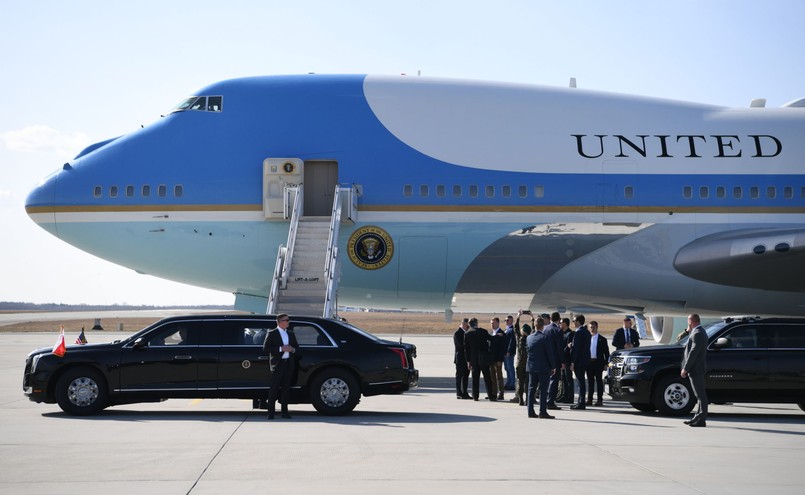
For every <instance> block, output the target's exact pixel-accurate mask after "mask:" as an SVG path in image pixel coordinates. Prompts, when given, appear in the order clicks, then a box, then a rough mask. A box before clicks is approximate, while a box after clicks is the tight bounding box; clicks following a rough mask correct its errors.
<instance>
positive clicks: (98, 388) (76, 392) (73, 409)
mask: <svg viewBox="0 0 805 495" xmlns="http://www.w3.org/2000/svg"><path fill="white" fill-rule="evenodd" d="M55 393H56V402H57V403H58V404H59V407H61V408H62V411H64V412H66V413H67V414H72V415H73V416H89V415H91V414H95V413H96V412H98V411H100V410H101V409H103V408H105V407H106V405H107V401H108V392H107V390H106V382H105V381H104V379H103V376H101V374H100V373H98V372H97V371H95V370H94V369H92V368H89V367H81V368H73V369H70V370H67V371H66V372H65V373H64V374H63V375H62V376H61V377H60V378H59V380H58V381H57V382H56V390H55Z"/></svg>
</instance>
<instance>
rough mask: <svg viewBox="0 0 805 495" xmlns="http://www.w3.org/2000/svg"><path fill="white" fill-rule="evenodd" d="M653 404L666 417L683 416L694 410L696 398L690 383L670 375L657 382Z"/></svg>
mask: <svg viewBox="0 0 805 495" xmlns="http://www.w3.org/2000/svg"><path fill="white" fill-rule="evenodd" d="M653 399H654V400H653V403H654V405H655V406H656V407H657V410H659V411H660V414H663V415H665V416H682V415H685V414H688V413H689V412H691V411H692V410H693V406H694V405H695V404H696V397H695V396H694V395H693V389H692V388H691V387H690V382H688V381H687V380H684V379H682V378H681V377H678V376H673V375H668V376H665V377H663V378H662V379H660V380H659V381H658V382H657V385H656V386H655V388H654V397H653Z"/></svg>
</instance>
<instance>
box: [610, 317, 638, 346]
mask: <svg viewBox="0 0 805 495" xmlns="http://www.w3.org/2000/svg"><path fill="white" fill-rule="evenodd" d="M612 345H613V346H615V349H617V350H621V349H631V348H633V347H640V334H638V333H637V330H635V329H634V328H632V319H631V318H629V317H628V316H627V317H626V318H624V319H623V326H622V327H621V328H619V329H617V330H615V335H613V336H612Z"/></svg>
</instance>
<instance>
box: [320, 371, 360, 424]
mask: <svg viewBox="0 0 805 495" xmlns="http://www.w3.org/2000/svg"><path fill="white" fill-rule="evenodd" d="M360 399H361V389H360V387H359V386H358V380H356V379H355V376H353V375H352V373H350V372H348V371H346V370H343V369H339V368H328V369H325V370H323V371H321V372H320V373H319V374H318V375H316V378H315V379H314V380H313V385H312V387H311V388H310V401H311V402H312V403H313V407H315V408H316V410H317V411H319V412H320V413H322V414H324V415H326V416H341V415H343V414H347V413H348V412H350V411H352V410H353V409H355V406H357V405H358V401H360Z"/></svg>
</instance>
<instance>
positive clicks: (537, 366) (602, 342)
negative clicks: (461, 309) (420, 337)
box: [453, 310, 640, 419]
mask: <svg viewBox="0 0 805 495" xmlns="http://www.w3.org/2000/svg"><path fill="white" fill-rule="evenodd" d="M524 315H525V316H528V317H530V318H531V324H530V325H529V324H528V323H525V324H523V325H522V327H521V326H520V319H521V318H522V317H523V316H524ZM499 323H500V321H499V319H498V318H497V317H495V318H493V319H492V320H491V321H490V324H491V326H492V330H491V331H489V330H486V329H484V328H481V327H479V326H478V319H477V318H465V319H464V320H463V321H462V322H461V326H460V327H459V328H458V329H457V330H456V331H455V333H454V334H453V344H454V347H455V358H454V362H455V364H456V397H457V398H458V399H470V398H471V399H473V400H478V399H479V396H480V393H479V386H480V383H479V382H480V378H481V376H483V379H484V384H485V387H486V392H487V399H488V400H490V401H497V400H503V399H504V390H514V391H515V397H514V398H513V399H511V400H510V402H516V403H519V404H520V405H523V406H527V411H528V416H529V417H534V418H537V417H538V418H543V419H553V418H554V416H552V415H550V414H549V413H548V411H549V410H559V409H561V407H560V406H558V405H557V402H559V403H562V402H564V403H570V404H573V405H571V406H570V408H571V409H586V407H587V406H592V405H595V406H602V405H603V394H604V380H603V377H602V374H603V372H604V371H605V370H606V367H607V364H608V363H609V344H608V342H607V339H606V338H605V337H604V336H603V335H600V334H599V333H598V323H597V322H595V321H591V322H590V323H589V326H588V325H587V324H586V321H585V317H584V315H576V316H575V317H574V318H573V320H572V323H573V326H574V329H573V330H571V328H570V325H571V320H570V319H569V318H562V317H561V315H560V314H559V313H558V312H555V313H553V314H551V315H550V316H549V315H548V314H542V315H541V316H539V317H535V316H533V315H532V314H531V312H530V311H527V310H520V312H519V313H518V315H517V319H516V320H515V319H514V317H512V316H511V315H510V316H507V317H506V328H505V330H504V329H503V328H500V325H499ZM613 345H615V347H616V348H618V349H624V348H632V347H638V346H639V345H640V337H639V335H638V333H637V331H636V330H634V329H633V328H632V320H631V319H630V318H625V319H624V326H623V327H622V328H619V329H618V330H616V331H615V335H614V337H613ZM502 368H505V370H506V380H505V381H504V379H503V375H502ZM574 375H575V379H576V381H577V382H578V384H579V395H578V401H574V400H573V398H574V395H575V390H574V388H575V387H574V379H573V376H574ZM470 376H472V395H470V394H469V393H468V386H469V378H470ZM588 381H589V389H588V386H587V382H588ZM596 392H597V400H596V401H595V402H593V397H594V395H596ZM537 395H539V397H538V400H539V413H537V412H535V410H534V406H535V403H536V401H537ZM585 397H586V400H585Z"/></svg>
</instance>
